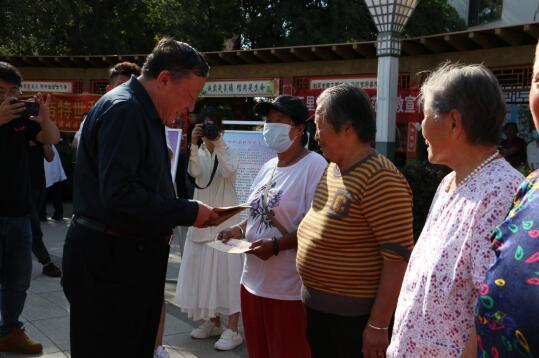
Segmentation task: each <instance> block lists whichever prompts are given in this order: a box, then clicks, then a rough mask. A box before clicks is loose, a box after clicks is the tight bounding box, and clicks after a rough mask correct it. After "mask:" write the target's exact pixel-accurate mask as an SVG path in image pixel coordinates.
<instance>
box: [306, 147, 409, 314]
mask: <svg viewBox="0 0 539 358" xmlns="http://www.w3.org/2000/svg"><path fill="white" fill-rule="evenodd" d="M412 247H413V232H412V193H411V190H410V187H409V186H408V183H407V182H406V179H405V178H404V177H403V175H402V174H401V173H400V172H399V171H398V170H397V168H395V166H394V165H393V164H392V163H391V162H390V161H389V160H388V159H387V158H386V157H384V156H383V155H381V154H378V153H376V152H373V153H371V154H370V155H369V156H368V157H367V158H365V159H364V160H362V161H361V162H359V163H357V164H356V165H355V166H354V167H353V168H351V169H350V170H348V171H346V172H342V173H341V171H340V170H339V167H338V166H337V165H336V164H335V163H331V164H330V165H329V166H328V168H327V169H326V172H325V173H324V175H323V176H322V179H321V180H320V183H319V184H318V186H317V189H316V192H315V195H314V199H313V203H312V206H311V209H310V210H309V212H308V213H307V215H306V216H305V218H304V219H303V221H302V222H301V224H300V226H299V228H298V251H297V258H296V265H297V269H298V272H299V274H300V275H301V278H302V280H303V285H304V287H303V293H302V295H303V299H304V302H305V304H307V305H308V306H310V307H311V308H313V309H319V310H321V311H329V313H336V314H345V315H362V314H368V313H369V312H370V308H371V306H372V303H373V301H374V298H375V296H376V292H377V290H378V282H379V280H380V275H381V270H382V262H383V260H407V259H408V257H409V255H410V252H411V250H412ZM333 299H335V300H333ZM331 300H333V301H334V302H333V304H332V303H331V302H327V301H331ZM332 305H333V306H336V307H333V308H331V306H332ZM328 307H329V308H328Z"/></svg>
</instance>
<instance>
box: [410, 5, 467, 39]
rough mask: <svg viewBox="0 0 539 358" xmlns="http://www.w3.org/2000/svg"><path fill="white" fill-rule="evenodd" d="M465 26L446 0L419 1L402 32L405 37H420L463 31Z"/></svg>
mask: <svg viewBox="0 0 539 358" xmlns="http://www.w3.org/2000/svg"><path fill="white" fill-rule="evenodd" d="M465 28H466V24H465V22H464V20H463V19H461V18H460V17H459V15H458V13H457V11H456V10H455V9H454V8H453V7H452V6H450V5H449V4H448V3H447V0H420V1H419V4H418V5H417V8H416V9H415V11H414V13H413V14H412V16H411V17H410V20H409V21H408V24H407V26H406V28H405V30H404V34H405V36H422V35H431V34H439V33H444V32H452V31H459V30H464V29H465Z"/></svg>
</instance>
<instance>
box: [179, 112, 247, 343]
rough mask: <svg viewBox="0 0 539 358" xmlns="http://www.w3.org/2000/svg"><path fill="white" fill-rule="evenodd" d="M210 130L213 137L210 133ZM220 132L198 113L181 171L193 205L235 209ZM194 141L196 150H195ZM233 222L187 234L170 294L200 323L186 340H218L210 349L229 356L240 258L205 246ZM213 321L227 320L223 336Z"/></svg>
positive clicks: (233, 160) (230, 155) (234, 158)
mask: <svg viewBox="0 0 539 358" xmlns="http://www.w3.org/2000/svg"><path fill="white" fill-rule="evenodd" d="M208 124H210V125H209V126H208ZM212 125H213V128H212ZM215 126H216V127H217V128H215ZM215 129H217V130H216V131H215V133H212V131H214V130H215ZM222 129H223V125H222V123H221V120H220V118H219V117H218V116H217V115H216V113H215V111H212V110H204V111H202V112H201V113H200V115H199V124H197V125H196V126H195V128H194V129H193V133H192V138H191V154H190V158H189V164H188V169H187V171H188V173H189V175H190V176H191V177H193V178H194V181H195V183H196V189H195V193H194V198H193V199H194V200H199V201H202V202H204V203H207V204H208V205H211V206H212V207H223V206H233V205H236V204H237V203H238V202H237V198H236V192H235V182H236V170H237V168H238V161H239V157H238V153H237V152H236V151H234V150H233V149H231V148H230V147H228V146H227V145H226V143H225V141H224V140H223V136H222V134H223V131H222ZM200 139H202V144H200V146H199V143H200ZM212 173H214V174H213V179H211V178H212ZM210 180H211V183H210ZM208 183H209V185H208ZM206 186H207V187H206ZM238 221H239V218H237V217H233V218H231V219H229V220H227V221H225V222H224V223H222V224H221V225H218V226H215V227H209V228H205V229H197V228H194V227H191V228H189V231H188V232H187V240H186V242H185V248H184V254H183V257H182V262H181V266H180V273H179V277H178V286H177V289H176V301H175V302H176V304H177V305H178V306H180V307H181V310H182V311H183V312H186V313H187V315H188V316H189V318H191V319H193V320H195V321H197V320H200V319H204V320H205V322H204V323H203V324H202V325H201V326H200V327H198V328H196V329H194V330H193V331H191V337H193V338H196V339H205V338H209V337H211V336H219V335H220V338H219V340H218V341H217V342H216V343H215V348H216V349H218V350H230V349H233V348H235V347H237V346H238V345H240V344H241V343H242V342H243V338H242V337H241V335H240V334H239V333H238V319H239V313H240V279H241V272H242V267H243V257H242V255H236V254H227V253H224V252H220V251H217V250H214V249H213V248H211V247H209V246H207V245H206V243H208V242H210V241H213V240H215V239H216V236H217V234H218V233H219V232H220V231H221V230H222V229H223V228H227V227H229V226H233V225H235V224H237V223H238ZM219 315H226V316H228V325H227V328H226V329H225V330H223V329H222V328H221V321H220V317H219Z"/></svg>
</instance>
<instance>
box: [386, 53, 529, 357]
mask: <svg viewBox="0 0 539 358" xmlns="http://www.w3.org/2000/svg"><path fill="white" fill-rule="evenodd" d="M421 96H422V100H423V107H424V113H425V117H424V119H423V122H422V123H421V127H422V130H423V135H424V137H425V141H426V144H427V146H428V158H429V161H430V162H431V163H435V164H444V165H447V166H448V167H450V168H451V169H453V172H451V173H450V174H448V175H447V176H446V177H445V178H444V179H443V180H442V182H441V183H440V185H439V187H438V190H437V192H436V194H435V196H434V199H433V202H432V205H431V207H430V212H429V216H428V218H427V221H426V223H425V226H424V228H423V231H422V232H421V235H420V237H419V240H418V242H417V244H416V246H415V248H414V250H413V252H412V255H411V257H410V261H409V263H408V268H407V270H406V274H405V276H404V280H403V283H402V287H401V292H400V295H399V300H398V304H397V310H396V314H395V323H394V328H393V337H392V340H391V344H390V346H389V348H388V350H387V356H388V357H414V358H417V357H444V358H445V357H460V356H461V355H463V353H464V352H465V346H466V342H467V340H468V337H469V336H470V333H471V332H472V329H473V326H474V303H475V301H476V299H477V297H478V289H479V286H480V284H481V282H482V280H483V278H484V276H485V273H486V271H487V269H488V266H489V263H490V262H491V260H492V259H493V258H494V256H493V252H492V250H491V249H490V234H491V233H492V231H493V230H494V228H495V227H496V226H497V225H498V224H499V223H501V222H502V220H503V218H504V216H505V214H506V213H507V210H508V203H509V202H510V201H511V198H512V196H514V194H515V192H516V190H517V188H518V185H519V183H520V181H521V180H522V178H523V177H522V174H520V173H519V172H518V171H516V170H515V169H513V168H512V167H511V165H510V164H509V163H507V162H506V161H505V159H503V158H502V157H501V156H500V154H499V153H498V151H497V149H496V148H497V144H498V142H499V140H500V135H501V129H502V124H503V120H504V116H505V104H504V101H503V97H502V93H501V90H500V87H499V84H498V82H497V80H496V77H494V75H493V74H492V73H491V72H490V71H489V70H488V69H487V68H486V67H484V66H483V65H468V66H463V65H457V64H450V63H446V64H443V65H442V66H441V67H439V68H438V69H437V70H435V71H434V72H433V73H432V74H431V75H430V76H429V77H428V79H427V80H426V82H425V83H424V84H423V86H422V88H421Z"/></svg>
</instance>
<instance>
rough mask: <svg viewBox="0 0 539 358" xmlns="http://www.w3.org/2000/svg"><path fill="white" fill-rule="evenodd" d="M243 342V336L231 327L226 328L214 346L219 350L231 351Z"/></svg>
mask: <svg viewBox="0 0 539 358" xmlns="http://www.w3.org/2000/svg"><path fill="white" fill-rule="evenodd" d="M242 343H243V338H242V337H241V335H240V334H239V333H238V332H234V331H233V330H231V329H228V328H227V329H226V330H225V331H224V332H223V334H221V337H220V338H219V340H218V341H217V342H215V344H214V347H215V349H217V350H219V351H229V350H231V349H234V348H236V347H237V346H239V345H240V344H242Z"/></svg>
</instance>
